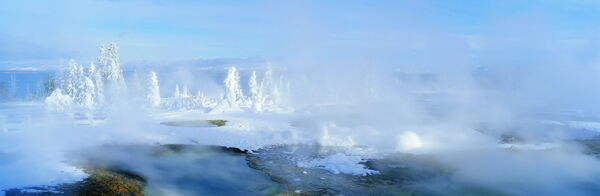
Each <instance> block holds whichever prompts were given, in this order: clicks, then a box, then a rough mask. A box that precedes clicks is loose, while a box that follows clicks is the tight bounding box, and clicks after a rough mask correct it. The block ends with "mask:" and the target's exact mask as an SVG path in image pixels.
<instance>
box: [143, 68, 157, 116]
mask: <svg viewBox="0 0 600 196" xmlns="http://www.w3.org/2000/svg"><path fill="white" fill-rule="evenodd" d="M149 82H150V84H149V86H148V94H147V95H146V99H148V103H149V104H150V106H151V107H153V108H158V107H159V106H160V89H159V86H158V78H157V77H156V72H150V81H149Z"/></svg>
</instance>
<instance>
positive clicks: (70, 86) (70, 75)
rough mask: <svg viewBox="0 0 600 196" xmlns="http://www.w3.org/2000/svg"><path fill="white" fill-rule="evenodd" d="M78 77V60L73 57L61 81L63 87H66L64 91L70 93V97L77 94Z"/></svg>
mask: <svg viewBox="0 0 600 196" xmlns="http://www.w3.org/2000/svg"><path fill="white" fill-rule="evenodd" d="M76 79H77V62H75V60H73V59H71V60H69V66H68V68H67V72H66V73H65V74H63V79H62V81H61V86H62V89H64V93H65V94H66V95H69V97H71V98H74V97H75V96H76V94H77V93H78V92H77V88H76V83H77V82H76Z"/></svg>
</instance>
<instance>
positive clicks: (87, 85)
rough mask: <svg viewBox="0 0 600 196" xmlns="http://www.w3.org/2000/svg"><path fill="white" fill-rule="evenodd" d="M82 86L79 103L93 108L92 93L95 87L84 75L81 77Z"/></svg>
mask: <svg viewBox="0 0 600 196" xmlns="http://www.w3.org/2000/svg"><path fill="white" fill-rule="evenodd" d="M82 87H83V88H82V89H81V103H80V104H81V105H82V106H84V107H86V108H90V109H91V108H93V107H94V103H95V100H94V97H95V96H94V94H95V92H96V89H95V85H94V82H93V81H92V80H91V79H90V78H88V77H87V76H84V78H83V86H82Z"/></svg>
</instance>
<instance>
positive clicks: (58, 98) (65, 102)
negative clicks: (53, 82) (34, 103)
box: [45, 88, 73, 112]
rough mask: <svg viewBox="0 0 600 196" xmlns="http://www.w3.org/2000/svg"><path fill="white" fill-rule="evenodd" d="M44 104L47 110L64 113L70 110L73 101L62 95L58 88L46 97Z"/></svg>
mask: <svg viewBox="0 0 600 196" xmlns="http://www.w3.org/2000/svg"><path fill="white" fill-rule="evenodd" d="M45 103H46V108H47V109H48V110H51V111H57V112H64V111H67V110H70V109H71V107H72V105H73V100H72V99H71V97H70V96H69V95H66V94H63V92H62V90H60V88H56V89H54V91H52V93H51V94H50V96H48V97H46V100H45Z"/></svg>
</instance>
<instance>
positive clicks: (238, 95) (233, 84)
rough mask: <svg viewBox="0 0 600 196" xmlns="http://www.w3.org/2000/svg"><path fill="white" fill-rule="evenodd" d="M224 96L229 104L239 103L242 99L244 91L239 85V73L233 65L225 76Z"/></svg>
mask: <svg viewBox="0 0 600 196" xmlns="http://www.w3.org/2000/svg"><path fill="white" fill-rule="evenodd" d="M223 82H224V83H225V97H226V99H227V100H228V101H229V102H230V103H231V104H236V105H237V104H240V103H241V102H243V100H244V93H243V92H242V88H241V87H240V74H239V73H238V71H237V69H236V68H235V67H230V68H229V69H228V70H227V77H226V78H225V81H223Z"/></svg>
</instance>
